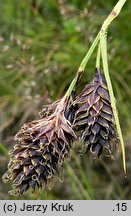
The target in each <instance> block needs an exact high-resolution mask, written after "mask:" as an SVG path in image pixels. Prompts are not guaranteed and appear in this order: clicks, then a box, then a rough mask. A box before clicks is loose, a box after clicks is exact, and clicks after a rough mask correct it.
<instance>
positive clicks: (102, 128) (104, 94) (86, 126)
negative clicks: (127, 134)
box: [74, 69, 115, 157]
mask: <svg viewBox="0 0 131 216" xmlns="http://www.w3.org/2000/svg"><path fill="white" fill-rule="evenodd" d="M75 104H78V106H79V108H78V110H77V111H76V115H75V121H74V125H75V127H76V128H77V130H79V131H80V130H81V136H82V138H83V139H84V143H85V146H87V151H88V150H90V151H91V152H93V153H94V154H95V155H97V156H98V157H99V156H100V155H101V154H102V151H103V148H107V149H108V151H109V153H110V154H111V151H112V148H111V141H112V139H113V138H115V130H114V123H113V113H112V108H111V103H110V98H109V94H108V90H107V86H106V82H105V80H104V78H103V77H102V76H101V74H100V71H99V69H96V71H95V76H94V79H93V81H92V82H91V83H90V84H89V85H87V86H85V88H84V89H83V91H82V92H81V93H80V94H79V95H78V97H77V98H76V101H75Z"/></svg>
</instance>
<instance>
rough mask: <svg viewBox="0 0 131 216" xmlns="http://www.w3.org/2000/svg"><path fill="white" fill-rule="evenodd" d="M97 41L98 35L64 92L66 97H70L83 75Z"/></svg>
mask: <svg viewBox="0 0 131 216" xmlns="http://www.w3.org/2000/svg"><path fill="white" fill-rule="evenodd" d="M99 39H100V34H99V33H98V35H97V36H96V38H95V40H94V42H93V44H92V45H91V47H90V49H89V51H88V52H87V54H86V55H85V57H84V59H83V60H82V62H81V64H80V66H79V69H78V71H77V74H76V76H75V78H74V79H73V80H72V82H71V84H70V86H69V88H68V90H67V92H66V96H68V97H69V96H70V95H71V92H72V91H73V90H74V89H75V85H76V83H77V82H78V81H79V79H80V78H81V76H82V75H83V73H84V70H85V67H86V65H87V62H88V61H89V59H90V57H91V55H92V53H93V51H94V49H95V48H96V46H97V44H98V42H99Z"/></svg>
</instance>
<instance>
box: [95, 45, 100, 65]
mask: <svg viewBox="0 0 131 216" xmlns="http://www.w3.org/2000/svg"><path fill="white" fill-rule="evenodd" d="M100 57H101V48H100V44H99V46H98V51H97V57H96V68H100Z"/></svg>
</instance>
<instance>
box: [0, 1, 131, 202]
mask: <svg viewBox="0 0 131 216" xmlns="http://www.w3.org/2000/svg"><path fill="white" fill-rule="evenodd" d="M116 2H117V0H110V1H103V0H94V1H93V0H92V1H91V0H22V1H20V0H13V1H12V0H4V1H2V0H0V11H1V12H0V13H1V16H0V199H130V198H131V193H130V189H131V181H130V179H131V160H130V155H131V100H130V99H131V76H130V73H131V55H130V53H131V28H130V24H131V15H130V14H131V13H130V12H131V4H130V3H129V1H128V2H127V4H126V5H125V6H124V8H123V10H122V12H121V14H120V16H119V17H117V19H116V20H115V21H114V22H113V23H112V25H111V27H110V29H109V33H108V52H109V54H108V59H109V66H110V74H111V79H112V83H113V87H114V91H115V96H116V101H117V107H118V110H119V116H120V121H121V126H122V130H123V135H124V140H125V145H126V161H127V178H124V176H123V171H122V162H121V153H120V150H119V151H117V152H115V153H114V156H115V160H111V159H110V158H107V157H106V158H103V159H100V160H98V161H94V159H93V157H92V155H91V154H88V155H83V156H82V157H80V156H79V155H78V148H77V147H76V151H75V154H74V155H73V156H72V160H71V161H70V162H69V163H68V164H67V165H65V166H64V171H62V170H61V172H60V173H61V175H62V177H61V178H62V179H63V180H64V181H61V182H60V181H59V180H58V177H56V178H54V180H53V182H52V183H51V185H50V188H51V190H48V192H46V191H43V192H38V191H37V190H36V191H35V192H34V193H32V192H30V191H29V192H27V193H26V194H25V195H23V196H19V197H16V198H15V197H13V196H10V195H9V194H8V190H10V189H11V184H6V185H5V184H4V183H3V182H2V180H1V176H2V175H3V174H4V172H5V171H6V169H7V164H8V160H9V159H8V154H7V151H8V150H10V149H11V148H12V147H13V145H14V141H13V137H14V135H15V134H16V132H17V131H18V129H19V128H20V127H21V126H22V124H23V123H25V122H28V121H30V120H34V119H37V118H38V113H39V112H40V111H41V110H42V108H43V104H48V103H51V102H52V101H55V100H56V99H58V98H61V97H62V96H63V95H64V93H65V91H66V89H67V88H68V86H69V84H70V82H71V80H72V78H73V77H74V75H75V73H76V71H77V69H78V67H79V64H80V62H81V60H82V58H83V57H84V55H85V54H86V52H87V51H88V49H89V47H90V45H91V43H92V42H93V40H94V38H95V36H96V34H97V32H98V31H99V30H100V27H101V24H102V22H103V21H104V19H105V18H106V16H107V15H108V14H109V13H110V11H111V9H112V8H113V6H114V5H115V4H116ZM95 57H96V53H94V54H93V56H92V58H91V60H90V62H89V64H88V65H87V68H86V72H85V74H84V76H83V78H82V79H81V84H80V85H79V86H78V92H79V90H81V89H82V88H83V87H84V86H85V84H87V83H89V82H90V81H91V80H92V77H93V73H94V67H95Z"/></svg>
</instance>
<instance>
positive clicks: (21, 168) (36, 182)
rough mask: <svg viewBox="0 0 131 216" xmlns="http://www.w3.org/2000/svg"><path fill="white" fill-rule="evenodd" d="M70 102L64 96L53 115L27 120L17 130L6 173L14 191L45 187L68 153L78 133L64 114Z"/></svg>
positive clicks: (20, 191)
mask: <svg viewBox="0 0 131 216" xmlns="http://www.w3.org/2000/svg"><path fill="white" fill-rule="evenodd" d="M67 104H68V101H67V98H66V97H63V98H62V99H61V100H60V101H59V102H58V104H57V106H56V107H55V108H54V112H53V113H52V112H51V113H52V114H51V115H49V116H47V117H45V118H42V119H40V120H36V121H33V122H31V123H28V124H25V125H24V126H23V127H22V128H21V130H20V131H19V132H18V133H17V134H16V136H15V140H16V141H17V143H18V144H16V145H15V146H14V149H13V150H12V151H11V152H10V156H11V159H10V162H9V165H8V170H7V172H6V173H5V174H4V176H3V181H4V182H7V181H9V180H11V181H12V188H13V190H12V191H11V192H10V193H11V194H15V195H17V194H23V193H24V192H25V191H27V190H28V188H32V189H33V190H34V189H35V187H36V186H37V187H38V188H42V186H43V184H45V185H46V184H47V183H48V182H49V181H50V179H51V178H53V176H54V175H55V173H56V172H57V168H58V166H61V165H62V164H63V162H64V159H65V158H67V157H68V156H69V154H70V152H69V150H70V147H71V143H72V141H74V140H75V139H76V135H75V133H74V131H73V129H72V126H71V123H70V122H69V121H68V120H67V119H66V118H65V115H64V112H65V109H66V106H67ZM53 107H54V106H53Z"/></svg>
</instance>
